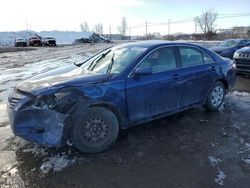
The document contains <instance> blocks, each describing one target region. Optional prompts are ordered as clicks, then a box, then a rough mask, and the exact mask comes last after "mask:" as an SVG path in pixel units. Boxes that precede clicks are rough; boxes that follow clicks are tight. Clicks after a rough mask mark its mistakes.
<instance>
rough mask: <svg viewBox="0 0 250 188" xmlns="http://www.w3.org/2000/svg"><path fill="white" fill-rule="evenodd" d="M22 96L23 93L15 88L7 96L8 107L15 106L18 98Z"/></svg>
mask: <svg viewBox="0 0 250 188" xmlns="http://www.w3.org/2000/svg"><path fill="white" fill-rule="evenodd" d="M24 97H25V95H24V94H23V93H21V92H20V91H18V90H17V89H16V88H15V89H14V91H13V92H12V93H11V94H10V96H9V98H8V105H9V107H10V108H11V109H13V108H15V107H16V106H17V104H18V103H19V102H20V100H21V99H22V98H24Z"/></svg>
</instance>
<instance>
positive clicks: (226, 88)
mask: <svg viewBox="0 0 250 188" xmlns="http://www.w3.org/2000/svg"><path fill="white" fill-rule="evenodd" d="M217 81H220V82H222V83H223V85H224V87H225V90H226V91H228V82H227V81H226V80H224V79H219V80H217Z"/></svg>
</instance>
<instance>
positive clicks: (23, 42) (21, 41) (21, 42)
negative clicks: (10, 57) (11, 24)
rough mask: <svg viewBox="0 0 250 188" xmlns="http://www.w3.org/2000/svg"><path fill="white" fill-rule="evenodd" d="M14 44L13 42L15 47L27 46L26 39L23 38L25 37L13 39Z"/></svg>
mask: <svg viewBox="0 0 250 188" xmlns="http://www.w3.org/2000/svg"><path fill="white" fill-rule="evenodd" d="M14 44H15V46H16V47H19V46H27V42H26V40H25V39H22V38H17V39H15V42H14Z"/></svg>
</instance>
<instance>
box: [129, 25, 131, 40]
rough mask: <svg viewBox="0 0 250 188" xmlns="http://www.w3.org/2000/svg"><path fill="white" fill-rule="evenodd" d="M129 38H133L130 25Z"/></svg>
mask: <svg viewBox="0 0 250 188" xmlns="http://www.w3.org/2000/svg"><path fill="white" fill-rule="evenodd" d="M129 39H130V40H131V27H129Z"/></svg>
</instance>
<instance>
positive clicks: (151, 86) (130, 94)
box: [126, 47, 180, 122]
mask: <svg viewBox="0 0 250 188" xmlns="http://www.w3.org/2000/svg"><path fill="white" fill-rule="evenodd" d="M176 67H177V58H176V49H175V48H174V47H161V48H159V49H156V50H154V51H152V52H150V53H149V54H148V55H147V56H146V57H145V58H144V59H143V60H142V62H141V63H139V65H138V66H137V69H147V68H150V69H151V70H152V74H150V75H135V74H134V73H132V74H131V75H130V76H129V77H128V78H127V80H126V97H127V112H128V118H129V121H130V122H135V121H139V120H142V119H146V118H149V117H152V116H155V115H159V114H161V113H164V112H167V111H172V110H175V109H176V108H178V100H179V97H180V92H179V91H180V86H179V83H178V80H177V79H178V77H177V75H178V69H177V68H176Z"/></svg>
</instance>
